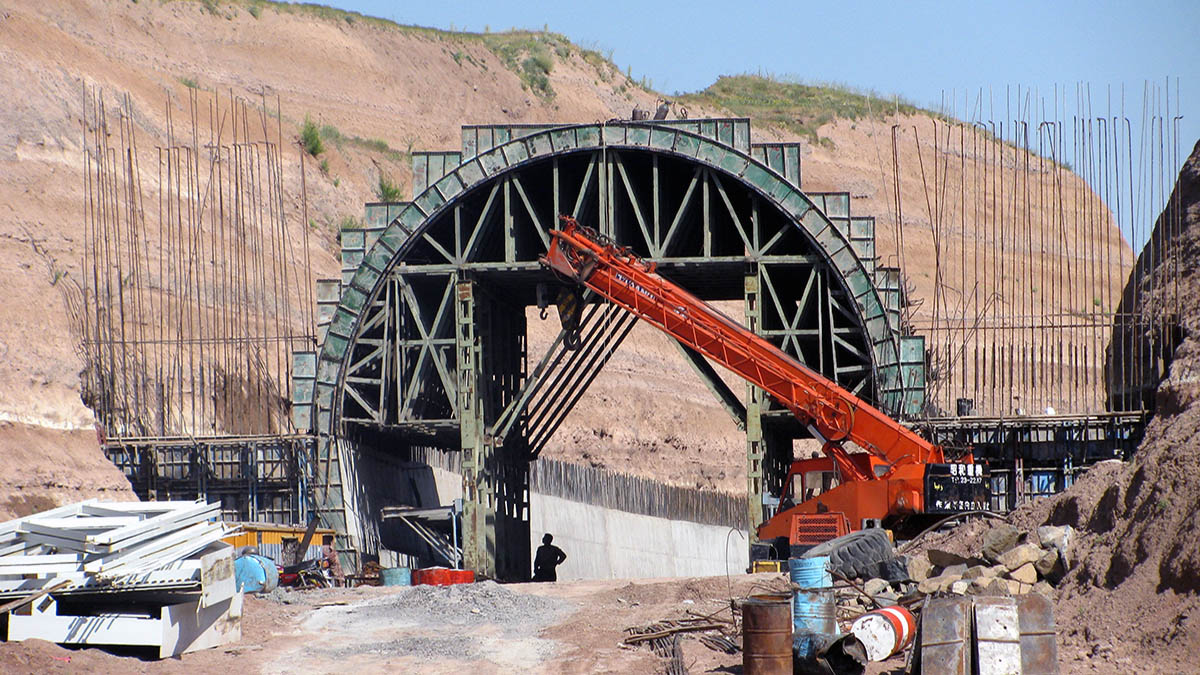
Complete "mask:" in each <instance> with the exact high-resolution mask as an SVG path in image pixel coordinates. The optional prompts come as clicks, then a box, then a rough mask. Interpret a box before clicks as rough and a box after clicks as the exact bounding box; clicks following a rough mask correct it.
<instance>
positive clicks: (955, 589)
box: [950, 579, 972, 595]
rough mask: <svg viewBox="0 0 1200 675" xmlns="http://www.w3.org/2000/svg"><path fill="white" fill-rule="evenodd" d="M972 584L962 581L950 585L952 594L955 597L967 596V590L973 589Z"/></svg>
mask: <svg viewBox="0 0 1200 675" xmlns="http://www.w3.org/2000/svg"><path fill="white" fill-rule="evenodd" d="M971 584H972V582H970V581H967V580H966V579H960V580H959V581H956V582H954V583H952V584H950V592H951V593H954V594H955V595H966V594H967V590H968V589H970V588H971Z"/></svg>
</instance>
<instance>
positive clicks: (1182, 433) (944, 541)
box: [923, 143, 1200, 673]
mask: <svg viewBox="0 0 1200 675" xmlns="http://www.w3.org/2000/svg"><path fill="white" fill-rule="evenodd" d="M1168 204H1170V205H1171V206H1170V207H1169V208H1168V210H1167V211H1166V212H1165V213H1164V214H1163V215H1162V216H1161V217H1160V218H1159V219H1158V221H1157V222H1156V224H1155V233H1154V234H1153V235H1152V239H1153V240H1154V241H1155V242H1156V243H1155V248H1156V249H1157V247H1159V246H1162V249H1163V250H1162V251H1158V250H1154V251H1152V250H1151V249H1150V247H1147V249H1146V250H1145V251H1143V257H1146V256H1149V257H1152V258H1153V259H1154V262H1153V263H1152V264H1148V265H1147V266H1146V267H1145V268H1141V267H1139V269H1140V270H1144V272H1143V274H1142V275H1141V276H1140V277H1138V278H1135V279H1133V280H1131V282H1130V289H1131V290H1130V296H1129V297H1130V299H1132V297H1133V296H1135V295H1136V296H1138V306H1143V304H1145V305H1151V306H1152V305H1155V304H1156V303H1161V302H1162V296H1164V295H1165V294H1166V293H1167V291H1168V286H1169V284H1168V283H1166V282H1165V281H1164V278H1171V277H1173V276H1174V275H1161V273H1162V272H1163V271H1164V270H1163V269H1162V266H1164V265H1170V264H1174V263H1173V262H1172V261H1174V260H1178V261H1183V262H1182V266H1181V268H1180V275H1179V277H1178V280H1179V284H1180V287H1179V289H1178V293H1179V296H1180V298H1181V303H1180V306H1181V307H1182V308H1183V310H1182V312H1181V314H1180V325H1181V328H1182V337H1181V340H1182V342H1181V344H1180V345H1179V347H1178V348H1177V349H1176V350H1175V352H1174V353H1173V354H1171V355H1168V357H1167V359H1166V363H1165V368H1164V370H1165V371H1166V373H1167V377H1166V379H1165V380H1164V381H1163V382H1162V384H1161V385H1160V386H1159V388H1158V392H1157V396H1156V403H1157V407H1156V409H1155V416H1154V418H1153V419H1152V420H1151V422H1150V424H1149V425H1148V427H1147V429H1146V434H1145V438H1144V440H1143V442H1142V444H1141V446H1140V447H1139V449H1138V450H1137V452H1136V453H1135V454H1134V456H1133V457H1132V458H1131V459H1130V461H1129V462H1121V461H1118V460H1111V461H1107V462H1101V463H1100V464H1097V465H1096V466H1095V467H1093V468H1092V469H1091V470H1089V471H1088V472H1087V473H1086V474H1084V475H1083V476H1082V477H1081V478H1080V479H1079V480H1078V481H1077V482H1076V483H1075V485H1073V486H1072V487H1071V488H1070V489H1068V490H1067V491H1066V492H1064V493H1062V494H1061V495H1058V496H1056V497H1054V498H1051V499H1043V500H1038V501H1035V502H1032V503H1031V504H1029V505H1027V506H1025V507H1023V508H1021V509H1018V510H1017V511H1015V512H1014V513H1013V514H1012V515H1011V516H1010V517H1009V521H1011V522H1013V523H1014V524H1015V525H1017V526H1018V527H1020V528H1022V529H1025V530H1029V529H1032V528H1035V527H1037V526H1039V525H1070V526H1071V527H1073V528H1076V530H1077V532H1076V535H1075V538H1074V542H1073V543H1072V544H1071V549H1070V557H1071V560H1072V566H1071V567H1070V569H1069V570H1068V572H1067V576H1066V578H1065V579H1064V581H1063V582H1062V583H1061V584H1060V585H1059V587H1058V591H1057V592H1058V601H1057V602H1056V604H1055V617H1056V622H1057V624H1058V627H1059V636H1060V650H1061V651H1060V663H1061V664H1062V665H1063V668H1064V672H1072V673H1074V672H1080V673H1082V672H1096V671H1099V672H1141V673H1180V672H1194V671H1195V654H1196V650H1197V649H1200V597H1198V596H1197V591H1200V547H1198V546H1197V541H1198V537H1200V312H1198V311H1197V304H1196V301H1197V299H1200V269H1198V268H1197V261H1198V260H1200V143H1197V144H1196V147H1195V149H1194V150H1193V152H1192V155H1191V157H1190V158H1189V159H1188V160H1187V162H1186V163H1185V164H1184V167H1183V169H1182V171H1181V172H1180V175H1179V181H1178V183H1177V184H1176V186H1175V192H1174V194H1173V195H1172V197H1171V199H1170V200H1169V202H1168ZM1175 209H1178V210H1177V211H1176V210H1175ZM1176 213H1177V214H1178V218H1176V217H1175V214H1176ZM1163 251H1165V254H1164V252H1163ZM1176 253H1177V254H1178V255H1177V256H1176V255H1174V254H1176ZM1160 275H1161V276H1160ZM1169 291H1170V293H1171V294H1172V295H1173V294H1174V293H1175V288H1174V287H1173V286H1170V288H1169ZM990 527H991V524H990V523H987V522H973V523H969V524H967V525H964V526H961V527H959V528H957V529H955V530H954V531H951V532H948V533H940V534H937V535H935V536H933V537H931V538H930V539H929V540H928V541H926V542H923V545H927V546H933V547H935V548H945V549H947V550H950V551H952V552H955V553H960V554H964V555H965V554H974V553H976V552H978V551H979V550H980V547H981V546H982V545H983V537H984V534H985V533H986V532H987V531H988V529H990Z"/></svg>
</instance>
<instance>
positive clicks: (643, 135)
mask: <svg viewBox="0 0 1200 675" xmlns="http://www.w3.org/2000/svg"><path fill="white" fill-rule="evenodd" d="M605 133H608V129H607V128H606V129H605ZM625 142H626V143H628V144H629V145H641V146H646V145H649V144H650V130H649V129H647V128H645V127H631V128H628V129H626V130H625Z"/></svg>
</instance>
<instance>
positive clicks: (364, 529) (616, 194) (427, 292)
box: [297, 120, 924, 578]
mask: <svg viewBox="0 0 1200 675" xmlns="http://www.w3.org/2000/svg"><path fill="white" fill-rule="evenodd" d="M781 150H782V148H781V147H779V146H755V147H753V148H752V147H751V146H750V143H749V125H748V122H747V121H746V120H693V121H687V122H674V123H632V122H612V123H608V124H592V125H573V126H558V127H512V126H493V127H464V148H463V152H462V153H461V154H459V153H436V154H433V153H431V154H428V155H421V156H418V157H417V160H418V163H419V164H420V166H419V167H418V168H419V169H420V171H418V172H417V173H418V181H417V182H418V184H425V183H426V182H427V183H428V187H426V188H425V189H424V190H423V191H422V192H421V193H420V194H419V195H417V196H416V198H415V199H414V200H413V201H412V202H410V203H407V204H404V205H397V206H396V207H394V210H398V212H397V213H396V215H395V217H394V218H389V222H388V224H387V225H386V227H385V228H384V229H383V230H382V231H376V232H374V233H372V234H371V235H370V238H371V239H374V241H373V243H371V244H370V245H369V247H368V246H364V247H363V252H362V254H361V260H358V255H357V254H356V255H354V256H353V258H354V259H353V260H352V261H351V262H352V263H353V267H352V268H351V269H353V273H352V275H350V274H347V277H346V278H345V279H344V280H343V281H344V283H343V284H342V285H341V288H340V292H339V294H338V296H337V297H338V299H337V304H336V308H335V309H333V311H332V314H331V315H330V316H329V317H328V326H327V330H326V331H325V338H324V341H323V344H322V347H321V351H320V352H319V354H318V355H317V356H318V358H317V362H316V367H315V373H314V375H315V382H314V385H315V392H314V393H315V397H314V398H315V416H314V417H313V418H312V419H311V424H312V427H313V428H314V430H315V431H316V433H317V435H318V437H319V441H318V453H317V458H316V459H317V461H316V462H315V464H314V467H315V475H314V477H313V478H314V483H313V484H314V485H315V486H318V488H317V490H316V501H317V504H316V508H317V511H318V512H319V513H321V514H322V516H323V518H324V519H325V521H326V522H327V523H328V524H330V525H333V526H335V527H337V528H339V530H342V531H347V532H348V533H349V534H350V535H351V538H352V539H353V540H354V541H353V545H354V546H355V547H359V548H368V549H369V548H371V546H372V544H371V538H372V535H371V533H370V531H371V525H370V524H371V522H372V521H373V520H374V517H375V514H376V513H377V511H378V508H377V507H378V506H379V505H380V504H379V503H378V501H379V500H378V497H377V496H373V495H372V494H370V493H371V490H372V488H371V487H369V485H370V484H373V481H377V480H378V478H379V477H378V476H371V475H370V474H371V473H372V472H371V471H370V469H368V468H367V467H366V466H365V465H364V464H363V462H364V461H366V460H365V455H364V453H363V449H362V448H360V447H358V446H356V440H355V439H357V438H360V437H363V435H369V436H371V437H372V438H375V439H378V438H379V437H380V434H383V435H385V436H386V437H387V438H390V439H393V442H395V443H405V444H412V445H425V446H429V445H434V446H440V447H443V448H449V449H454V450H461V451H462V452H463V456H462V466H463V482H464V485H463V487H464V502H465V511H464V553H465V555H466V562H467V564H468V566H470V567H472V568H473V569H476V570H477V571H479V572H481V573H483V574H486V575H489V576H496V577H499V578H520V577H522V576H523V575H526V574H528V554H529V550H528V516H527V508H528V495H527V485H528V462H529V461H530V458H531V457H533V456H536V453H537V452H538V451H540V449H541V447H543V446H544V445H545V442H546V441H547V440H548V439H549V437H550V435H551V434H553V431H554V429H555V428H557V426H558V423H559V422H561V420H562V418H563V416H565V415H566V414H567V412H568V411H569V410H570V408H571V406H572V405H574V403H575V401H577V400H578V397H579V395H581V394H582V392H583V390H585V389H586V387H587V385H588V384H589V383H590V382H591V379H592V378H593V377H594V376H595V374H596V372H598V371H599V369H600V368H602V367H603V365H604V362H605V361H606V360H607V355H608V354H611V350H612V348H613V347H614V346H615V345H616V344H619V342H620V340H621V339H622V338H623V337H624V335H625V334H626V333H627V332H628V328H629V326H631V325H632V321H631V320H630V319H629V318H628V317H627V316H625V315H623V314H621V313H620V312H618V311H617V310H615V308H612V307H611V306H608V305H602V304H599V303H588V302H586V301H587V300H588V299H587V298H584V300H585V302H584V304H583V308H582V309H581V310H580V312H579V322H580V327H579V332H578V334H579V337H580V339H579V344H578V346H577V347H576V348H572V349H568V348H567V345H566V343H567V342H570V341H569V340H565V339H564V338H565V337H566V335H565V333H564V334H560V335H559V338H558V339H557V340H556V341H555V342H554V344H553V346H552V347H551V349H550V350H549V352H547V353H546V354H544V355H536V354H527V353H526V352H527V348H526V325H525V321H526V319H525V307H527V306H530V305H533V304H538V303H539V302H540V303H542V304H545V302H546V301H547V300H549V302H550V303H553V302H554V299H555V297H556V296H557V295H558V293H559V292H560V288H562V287H561V285H560V284H559V282H558V281H557V280H556V279H555V278H554V277H553V275H552V274H551V273H549V272H547V271H545V270H543V269H542V268H541V266H540V265H539V263H538V262H537V258H538V256H539V255H541V254H542V253H543V252H544V251H545V250H546V246H547V243H548V241H549V235H548V231H549V230H550V229H551V228H552V227H554V226H555V223H556V220H557V217H556V216H557V214H570V215H572V216H574V217H576V218H578V219H579V220H580V221H581V222H583V223H585V224H587V225H590V226H592V227H595V228H596V229H598V230H600V231H601V232H602V233H603V234H606V235H608V236H609V237H611V238H613V239H614V240H616V241H617V242H618V243H621V244H623V245H626V246H629V247H630V248H631V249H632V250H633V251H634V252H636V253H637V254H639V255H641V256H644V257H646V258H648V259H651V260H654V261H656V262H657V263H658V269H659V271H660V273H662V274H664V275H665V276H668V277H670V278H672V279H673V280H675V281H677V282H679V283H681V284H683V285H685V286H686V287H688V288H689V289H690V290H691V291H693V292H694V293H696V294H697V295H699V296H700V297H702V298H705V299H709V300H725V301H733V300H736V301H740V302H741V303H742V304H743V306H744V309H745V320H746V322H747V324H748V325H749V326H750V327H751V328H752V329H754V330H755V331H757V332H759V333H760V334H762V335H764V336H766V337H767V338H768V339H771V340H773V341H775V342H776V344H778V345H780V346H781V347H782V348H783V349H784V350H785V351H788V352H790V353H791V354H793V355H795V356H796V357H798V358H799V359H800V360H801V361H803V362H805V363H807V364H808V365H810V367H813V368H815V369H818V370H820V371H821V372H822V373H824V374H826V375H827V376H829V377H831V378H833V379H835V380H836V381H838V382H839V383H841V384H842V385H843V386H845V387H846V388H848V389H850V390H853V391H855V392H857V393H858V394H859V395H861V396H863V397H864V398H866V399H868V400H870V401H872V402H874V403H876V404H877V405H879V406H881V407H882V408H883V409H885V410H887V411H889V412H891V413H892V414H894V415H897V416H909V415H914V414H916V413H917V412H919V410H920V408H921V407H922V405H923V403H924V350H923V343H922V340H921V338H919V337H915V336H906V335H903V334H902V331H901V327H900V325H899V311H898V310H899V307H900V302H901V298H900V284H899V274H898V271H897V270H895V269H890V268H879V267H877V266H876V261H875V258H874V234H873V221H871V219H869V218H867V219H863V218H852V217H851V216H850V214H849V196H848V195H845V194H821V195H816V194H812V195H810V194H805V193H804V192H802V191H801V190H800V188H799V186H798V185H797V184H796V183H798V178H797V177H796V173H797V172H796V171H794V170H790V171H789V170H788V169H787V168H786V167H784V166H783V165H781V163H780V162H779V161H778V160H779V157H780V156H782V155H781V154H780V151H781ZM794 151H795V149H794V148H793V149H792V152H793V153H794ZM755 155H757V156H758V157H759V159H755ZM432 159H436V160H437V161H438V163H441V164H443V165H444V166H442V167H439V168H440V169H441V170H438V171H432V172H431V169H430V165H429V163H430V160H432ZM760 160H761V161H760ZM793 169H798V166H796V167H793ZM789 174H790V175H789ZM793 181H794V182H793ZM351 236H353V235H351ZM680 351H681V353H682V354H683V355H684V356H685V357H686V358H688V359H689V360H690V361H691V363H692V365H693V366H694V367H695V368H696V371H697V373H698V374H699V375H700V376H701V377H702V379H704V380H705V382H706V384H708V385H709V387H710V388H711V389H712V390H713V391H714V393H715V394H716V395H717V396H718V398H719V399H720V400H721V402H722V403H723V404H724V405H725V407H726V408H727V409H728V410H729V411H730V414H731V415H733V416H734V418H735V420H736V421H737V423H738V424H739V426H740V427H741V428H743V429H745V431H746V435H747V470H748V477H749V484H748V490H749V504H748V508H747V526H748V527H750V526H752V525H754V524H756V522H757V520H758V519H760V518H761V515H762V511H761V509H762V507H761V503H762V502H761V497H762V495H763V494H764V492H765V491H769V489H770V488H771V487H772V486H774V485H777V484H778V482H779V481H780V480H781V479H782V477H783V473H784V470H785V469H786V466H787V463H788V462H789V461H790V460H791V439H793V438H797V437H803V436H805V435H806V434H805V432H804V431H803V430H802V429H801V428H800V426H799V425H797V424H795V423H794V421H793V420H791V419H790V416H789V415H787V414H786V412H785V411H781V410H778V409H777V406H773V405H772V403H771V401H770V400H768V399H767V398H766V397H765V396H764V395H763V393H762V392H761V391H759V390H755V389H752V388H751V389H750V390H749V391H747V394H746V396H745V400H744V402H743V400H742V397H739V396H737V395H735V394H733V392H731V391H730V390H729V389H728V387H726V386H725V385H724V383H723V382H722V381H721V380H720V378H719V377H717V376H716V375H715V372H714V371H713V369H712V367H711V366H710V365H709V364H708V363H707V362H705V361H704V359H703V358H702V357H700V356H699V355H697V354H695V353H694V352H690V350H687V349H684V348H682V347H681V349H680ZM534 359H538V360H537V361H536V362H535V360H534ZM297 389H298V390H301V391H303V390H304V387H299V386H298V387H297ZM376 446H378V444H377V443H376ZM509 541H512V542H519V545H513V546H505V542H509Z"/></svg>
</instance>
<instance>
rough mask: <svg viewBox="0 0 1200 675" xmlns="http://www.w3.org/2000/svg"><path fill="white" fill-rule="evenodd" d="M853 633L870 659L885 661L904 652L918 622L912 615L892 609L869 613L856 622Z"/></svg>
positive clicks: (900, 608) (902, 610) (905, 610)
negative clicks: (865, 649) (899, 652)
mask: <svg viewBox="0 0 1200 675" xmlns="http://www.w3.org/2000/svg"><path fill="white" fill-rule="evenodd" d="M850 632H851V633H854V637H856V638H858V640H859V641H860V642H862V643H863V646H864V647H866V648H867V658H868V659H870V660H872V661H883V660H885V659H887V658H888V657H889V656H891V655H892V654H895V653H896V652H898V651H900V650H902V649H904V648H905V647H907V646H908V644H909V643H910V642H912V639H913V634H914V633H916V632H917V620H916V619H914V618H913V615H912V612H910V611H908V610H907V609H905V608H903V607H901V606H900V605H892V606H891V607H884V608H883V609H877V610H874V611H871V612H867V613H866V614H863V615H862V616H860V617H858V618H857V619H855V620H854V624H853V625H851V626H850Z"/></svg>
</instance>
